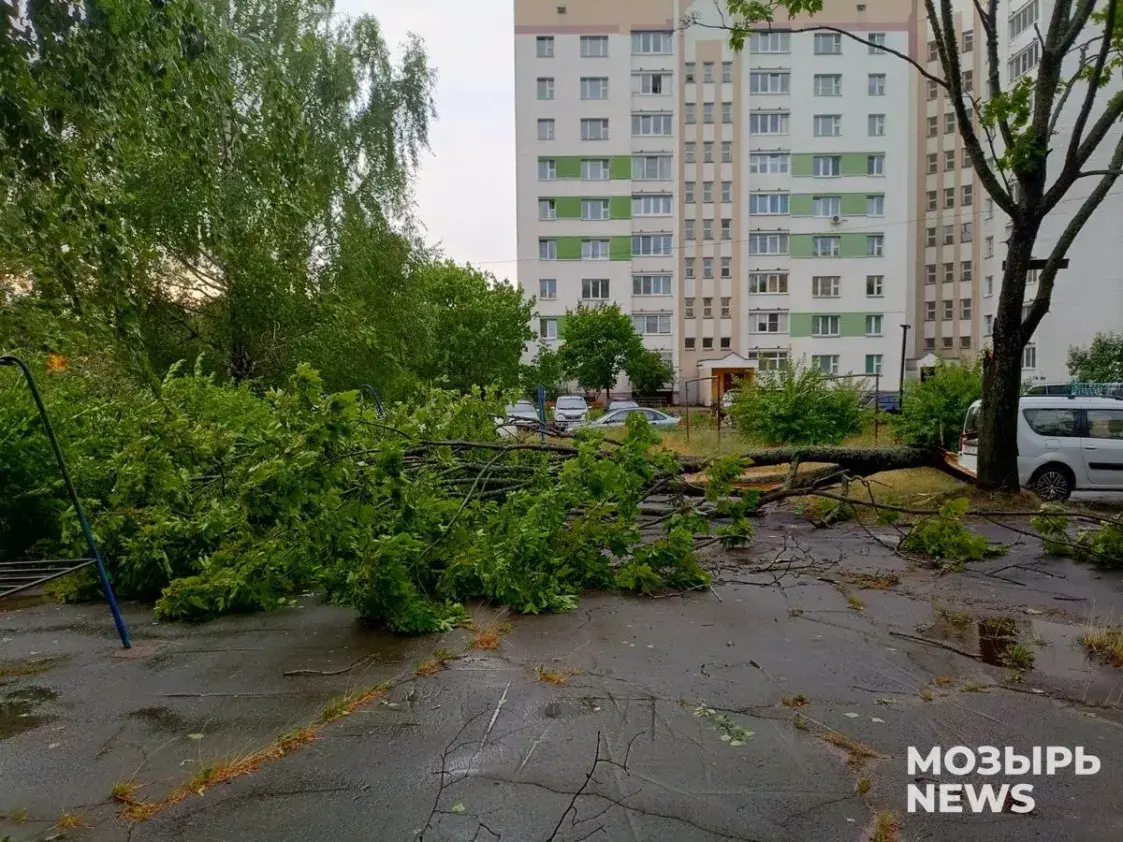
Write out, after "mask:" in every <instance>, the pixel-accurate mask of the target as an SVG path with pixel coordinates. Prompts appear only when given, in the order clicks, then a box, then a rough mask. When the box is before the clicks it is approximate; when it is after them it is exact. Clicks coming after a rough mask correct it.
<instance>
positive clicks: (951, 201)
mask: <svg viewBox="0 0 1123 842" xmlns="http://www.w3.org/2000/svg"><path fill="white" fill-rule="evenodd" d="M944 207H945V208H954V207H955V188H954V187H945V188H944Z"/></svg>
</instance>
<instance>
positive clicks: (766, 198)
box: [749, 193, 791, 216]
mask: <svg viewBox="0 0 1123 842" xmlns="http://www.w3.org/2000/svg"><path fill="white" fill-rule="evenodd" d="M790 200H791V197H790V196H789V195H788V194H787V193H753V194H752V195H750V196H749V214H750V215H751V216H782V215H784V214H787V213H789V210H788V208H789V203H790Z"/></svg>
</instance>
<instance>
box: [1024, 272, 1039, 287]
mask: <svg viewBox="0 0 1123 842" xmlns="http://www.w3.org/2000/svg"><path fill="white" fill-rule="evenodd" d="M1037 271H1038V270H1037V269H1027V270H1026V286H1033V285H1034V284H1035V283H1037Z"/></svg>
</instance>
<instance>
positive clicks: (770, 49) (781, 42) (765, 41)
mask: <svg viewBox="0 0 1123 842" xmlns="http://www.w3.org/2000/svg"><path fill="white" fill-rule="evenodd" d="M791 51H792V34H791V33H790V32H783V31H780V32H754V33H752V34H751V35H750V36H749V52H750V53H790V52H791Z"/></svg>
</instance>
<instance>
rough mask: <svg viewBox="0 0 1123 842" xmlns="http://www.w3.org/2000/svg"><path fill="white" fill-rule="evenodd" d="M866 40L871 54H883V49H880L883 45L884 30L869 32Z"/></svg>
mask: <svg viewBox="0 0 1123 842" xmlns="http://www.w3.org/2000/svg"><path fill="white" fill-rule="evenodd" d="M866 40H867V41H869V45H870V55H871V56H880V55H885V50H883V49H881V48H882V47H884V46H885V33H884V32H871V33H870V34H869V37H868V38H866Z"/></svg>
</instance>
